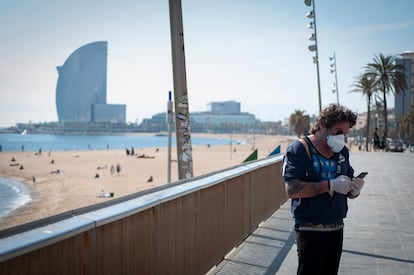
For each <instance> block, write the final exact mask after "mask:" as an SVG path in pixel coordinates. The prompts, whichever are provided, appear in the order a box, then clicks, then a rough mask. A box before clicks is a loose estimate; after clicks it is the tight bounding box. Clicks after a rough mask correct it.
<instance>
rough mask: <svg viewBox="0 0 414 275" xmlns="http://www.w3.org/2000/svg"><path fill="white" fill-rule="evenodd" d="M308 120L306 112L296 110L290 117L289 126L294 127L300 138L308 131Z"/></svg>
mask: <svg viewBox="0 0 414 275" xmlns="http://www.w3.org/2000/svg"><path fill="white" fill-rule="evenodd" d="M307 121H308V120H307V118H306V117H305V111H302V110H299V109H296V110H295V111H294V112H293V113H292V114H291V115H290V117H289V125H290V126H292V127H294V132H295V133H296V135H297V136H298V138H300V136H301V135H302V134H304V132H305V130H306V129H307Z"/></svg>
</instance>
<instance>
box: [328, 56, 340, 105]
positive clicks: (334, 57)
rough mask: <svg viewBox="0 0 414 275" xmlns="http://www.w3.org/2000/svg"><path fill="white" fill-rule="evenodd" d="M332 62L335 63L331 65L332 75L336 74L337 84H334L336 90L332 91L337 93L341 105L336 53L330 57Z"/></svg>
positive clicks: (337, 99)
mask: <svg viewBox="0 0 414 275" xmlns="http://www.w3.org/2000/svg"><path fill="white" fill-rule="evenodd" d="M329 60H330V61H333V63H331V64H330V66H331V68H332V69H330V72H331V74H333V73H335V83H334V84H333V86H334V90H332V93H336V101H337V103H338V104H339V90H338V74H337V69H336V56H335V52H334V54H333V56H332V57H329Z"/></svg>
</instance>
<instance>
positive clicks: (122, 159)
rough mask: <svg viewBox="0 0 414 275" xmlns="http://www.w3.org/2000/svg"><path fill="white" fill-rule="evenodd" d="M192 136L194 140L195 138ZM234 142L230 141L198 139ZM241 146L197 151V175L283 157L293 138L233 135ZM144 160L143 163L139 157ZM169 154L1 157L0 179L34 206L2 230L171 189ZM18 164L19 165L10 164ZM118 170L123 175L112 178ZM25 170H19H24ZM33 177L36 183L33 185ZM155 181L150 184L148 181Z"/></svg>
mask: <svg viewBox="0 0 414 275" xmlns="http://www.w3.org/2000/svg"><path fill="white" fill-rule="evenodd" d="M192 136H196V134H193V135H192ZM199 136H202V137H211V138H226V139H230V135H208V134H202V135H199ZM231 138H232V140H236V141H240V144H239V143H237V142H234V143H233V144H231V145H230V144H228V145H214V146H213V145H212V146H193V172H194V176H200V175H203V174H206V173H209V172H213V171H217V170H221V169H224V168H229V167H232V166H235V165H238V164H240V163H241V162H243V160H245V159H246V158H247V157H248V156H249V155H250V154H251V153H252V152H253V150H254V148H257V149H258V158H259V159H260V158H264V157H266V156H268V155H269V153H270V152H272V151H273V150H274V149H275V148H276V147H277V146H278V145H280V146H281V151H282V152H284V151H285V150H286V148H287V145H288V144H289V143H290V142H291V141H293V140H294V139H295V137H294V136H267V135H255V136H253V135H233V136H232V137H231ZM142 154H144V155H145V156H146V157H145V158H139V157H137V156H139V155H142ZM167 156H168V152H167V148H166V147H162V148H135V156H127V154H126V152H125V150H85V151H56V152H51V153H50V154H49V152H42V154H36V153H35V152H1V153H0V177H5V178H11V179H14V180H17V181H20V182H23V183H25V184H26V185H27V186H28V187H29V189H30V190H31V194H32V201H31V202H30V203H28V204H27V205H26V206H23V207H21V208H19V209H18V210H16V211H14V212H12V213H11V214H10V215H9V216H7V217H5V218H3V219H1V220H0V230H1V229H5V228H8V227H12V226H15V225H19V224H23V223H26V222H30V221H34V220H37V219H41V218H45V217H48V216H52V215H55V214H59V213H63V212H66V211H69V210H73V209H77V208H81V207H84V206H88V205H92V204H96V203H99V202H102V201H103V200H110V199H111V198H101V197H99V196H100V195H101V192H102V190H104V192H105V193H113V194H114V197H115V198H119V197H122V196H125V195H129V194H132V193H135V192H139V191H143V190H147V189H151V188H154V187H157V186H161V185H165V184H167ZM171 156H172V157H171V158H172V160H173V161H172V164H171V181H172V182H174V181H177V180H178V173H177V162H176V161H174V160H176V148H175V147H173V148H172V151H171ZM12 158H14V160H15V161H11V160H12ZM117 164H119V166H120V168H121V171H120V172H119V173H117V171H116V169H114V171H112V172H111V166H114V167H116V166H117ZM21 166H22V167H23V169H20V167H21ZM33 177H35V182H33ZM150 177H152V181H149V179H150Z"/></svg>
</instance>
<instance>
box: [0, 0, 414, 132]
mask: <svg viewBox="0 0 414 275" xmlns="http://www.w3.org/2000/svg"><path fill="white" fill-rule="evenodd" d="M168 5H169V4H168V1H167V0H151V1H147V0H120V1H111V0H88V1H84V0H71V1H63V0H42V1H40V0H37V1H35V0H25V1H15V0H0V37H1V38H0V41H1V43H0V49H1V50H0V126H13V125H15V124H16V123H28V122H29V121H32V122H50V121H58V117H57V111H56V84H57V80H58V73H57V70H56V66H61V65H63V64H64V62H65V61H66V59H67V58H68V57H69V56H70V55H71V54H72V53H73V52H74V51H75V50H77V49H78V48H79V47H81V46H83V45H85V44H88V43H92V42H95V41H107V42H108V64H107V67H108V69H107V74H108V77H107V103H108V104H126V105H127V117H126V119H127V122H141V121H142V119H144V118H150V117H151V116H152V115H154V114H156V113H159V112H165V111H166V106H167V100H168V91H170V90H171V91H172V90H173V79H172V58H171V39H170V21H169V20H170V19H169V6H168ZM315 8H316V12H315V13H316V27H317V38H318V50H319V70H320V87H321V97H322V107H324V106H327V105H328V104H329V103H335V102H336V101H337V96H336V94H335V93H332V85H333V83H335V75H334V74H332V73H330V68H331V67H330V64H331V63H332V62H331V61H330V60H329V57H331V56H333V54H334V53H335V56H336V67H337V78H338V90H339V93H338V95H339V102H340V103H341V104H343V105H345V106H347V107H349V108H351V109H353V110H354V111H356V112H364V111H366V110H367V106H366V105H367V103H366V99H365V98H364V97H363V96H362V95H361V94H360V93H349V91H351V90H352V89H353V87H352V84H354V83H355V81H356V78H357V77H358V76H359V75H360V74H361V73H363V71H364V67H365V65H366V64H368V63H371V62H372V61H373V58H374V56H375V55H378V54H380V53H381V54H384V55H397V54H400V53H403V52H405V51H414V16H413V14H412V11H413V10H414V1H412V0H392V1H391V0H363V1H361V0H348V1H339V0H316V2H315ZM310 9H311V7H308V6H306V5H305V4H304V1H303V0H208V1H205V0H182V16H183V25H184V45H185V60H186V61H185V62H186V73H187V89H188V98H189V109H190V117H191V112H193V111H208V110H209V109H210V107H209V103H211V102H216V101H228V100H234V101H237V102H240V103H241V111H242V112H249V113H252V114H254V115H255V116H256V117H257V118H258V119H260V120H262V121H284V120H285V119H286V118H288V117H289V115H290V114H291V113H293V112H294V111H295V110H297V109H299V110H302V111H305V112H306V113H307V114H310V115H314V114H317V113H318V110H319V103H318V86H317V73H316V66H315V64H314V63H313V55H314V53H312V52H310V51H309V50H308V46H309V45H311V44H312V42H311V41H309V40H308V37H309V35H310V34H311V33H312V31H311V30H310V29H307V28H306V25H307V24H308V23H309V22H310V19H308V18H306V13H307V12H308V11H310ZM79 100H82V99H81V98H80V99H79ZM388 100H389V102H388V103H389V106H390V107H393V105H394V100H393V96H392V95H390V96H389V99H388Z"/></svg>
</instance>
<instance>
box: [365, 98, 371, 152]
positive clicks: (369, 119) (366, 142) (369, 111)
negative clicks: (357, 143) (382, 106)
mask: <svg viewBox="0 0 414 275" xmlns="http://www.w3.org/2000/svg"><path fill="white" fill-rule="evenodd" d="M370 122H371V97H368V114H367V135H366V137H367V140H366V141H365V151H366V152H368V143H369V130H370V129H369V128H370V127H369V126H370Z"/></svg>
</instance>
